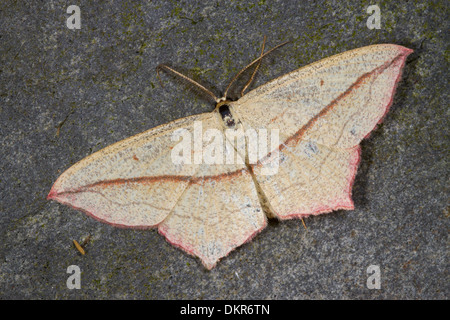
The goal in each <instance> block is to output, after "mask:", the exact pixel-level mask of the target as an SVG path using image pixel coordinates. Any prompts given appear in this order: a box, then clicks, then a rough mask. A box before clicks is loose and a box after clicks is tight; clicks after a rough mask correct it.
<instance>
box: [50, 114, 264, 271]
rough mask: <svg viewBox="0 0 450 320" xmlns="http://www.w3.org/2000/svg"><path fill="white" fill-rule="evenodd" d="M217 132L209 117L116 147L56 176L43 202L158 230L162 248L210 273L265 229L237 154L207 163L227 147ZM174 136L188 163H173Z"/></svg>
mask: <svg viewBox="0 0 450 320" xmlns="http://www.w3.org/2000/svg"><path fill="white" fill-rule="evenodd" d="M222 129H223V125H222V124H221V123H220V122H219V118H218V115H217V114H216V113H209V114H201V115H196V116H191V117H187V118H183V119H179V120H176V121H174V122H171V123H169V124H167V125H163V126H160V127H157V128H154V129H151V130H148V131H146V132H144V133H141V134H139V135H136V136H134V137H131V138H128V139H125V140H123V141H120V142H117V143H116V144H113V145H111V146H109V147H107V148H105V149H103V150H100V151H98V152H96V153H94V154H92V155H91V156H88V157H87V158H85V159H83V160H81V161H80V162H78V163H76V164H75V165H74V166H72V167H71V168H69V169H68V170H67V171H66V172H64V173H63V174H62V175H61V176H60V177H59V178H58V179H57V181H56V182H55V184H54V186H53V187H52V189H51V191H50V194H49V196H48V198H49V199H54V200H57V201H59V202H61V203H64V204H67V205H70V206H72V207H74V208H76V209H80V210H83V211H85V212H86V213H88V214H89V215H91V216H93V217H95V218H97V219H99V220H101V221H104V222H107V223H110V224H113V225H118V226H125V227H137V228H145V227H155V226H158V229H159V232H160V233H161V234H163V235H164V236H165V237H166V238H167V240H168V241H169V242H170V243H172V244H174V245H176V246H178V247H180V248H182V249H184V250H185V251H187V252H188V253H190V254H193V255H195V256H199V257H200V258H201V260H202V262H203V264H204V265H205V266H206V267H207V268H208V269H211V268H212V267H213V266H214V265H215V264H216V262H217V261H218V260H219V259H220V258H222V257H224V256H225V255H227V254H228V253H229V252H230V251H231V250H233V249H234V248H236V247H237V246H239V245H241V244H242V243H244V242H245V241H247V240H249V239H251V238H252V237H253V236H254V235H255V234H256V233H258V232H259V231H261V230H262V229H263V228H264V227H265V225H266V217H265V215H264V213H263V210H262V209H261V206H260V203H259V200H258V195H257V192H256V190H255V186H254V183H253V181H252V177H251V175H250V173H249V171H248V169H247V168H246V166H245V164H244V160H243V159H242V158H241V157H240V155H239V154H234V161H232V163H229V164H228V162H227V161H226V159H223V160H222V161H221V160H220V159H216V158H214V156H217V155H219V154H221V153H222V154H227V153H228V152H230V150H231V149H232V148H233V147H232V146H231V145H230V143H229V142H228V141H226V139H225V135H224V134H223V132H222ZM179 130H183V132H184V133H185V135H183V139H188V137H190V140H189V141H188V142H189V145H190V146H191V147H192V149H190V150H191V158H190V159H191V163H185V162H181V163H179V161H174V155H173V154H172V151H174V150H178V148H179V146H180V144H179V143H180V142H181V140H180V139H173V136H174V134H175V133H176V132H179ZM208 133H209V135H208ZM211 133H213V134H212V135H211ZM208 137H209V138H208ZM194 140H196V141H197V142H198V141H200V147H201V148H196V146H195V144H196V143H195V141H194ZM213 141H214V142H215V143H213ZM214 146H216V147H218V149H214ZM223 146H225V148H222V147H223ZM177 154H178V151H177Z"/></svg>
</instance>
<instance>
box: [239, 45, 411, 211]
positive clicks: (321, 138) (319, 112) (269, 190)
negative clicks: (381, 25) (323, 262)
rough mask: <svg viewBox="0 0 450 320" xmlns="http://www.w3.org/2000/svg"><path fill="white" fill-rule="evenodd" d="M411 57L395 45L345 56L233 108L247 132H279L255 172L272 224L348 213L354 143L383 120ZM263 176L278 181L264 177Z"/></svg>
mask: <svg viewBox="0 0 450 320" xmlns="http://www.w3.org/2000/svg"><path fill="white" fill-rule="evenodd" d="M411 52H412V50H409V49H407V48H404V47H401V46H396V45H375V46H369V47H365V48H360V49H356V50H352V51H349V52H345V53H343V54H340V55H337V56H333V57H330V58H327V59H324V60H321V61H319V62H316V63H313V64H311V65H308V66H306V67H304V68H301V69H299V70H297V71H294V72H291V73H290V74H288V75H286V76H282V77H280V78H278V79H275V80H273V81H272V82H270V83H269V84H267V85H263V86H261V87H259V88H257V89H255V90H254V91H252V92H250V93H249V94H248V95H246V96H244V97H243V98H242V99H240V100H238V101H237V102H235V103H233V104H232V108H233V112H234V113H235V115H236V116H237V117H238V118H239V119H240V120H241V122H242V123H243V125H244V127H246V128H254V129H269V130H270V129H279V132H280V141H281V143H280V145H279V146H278V147H276V148H274V149H272V152H271V153H269V154H268V155H267V156H262V157H260V158H259V162H258V163H257V164H255V165H253V166H252V167H253V171H254V173H255V175H256V180H257V181H258V183H259V185H260V187H261V189H262V191H263V192H264V194H265V197H266V198H267V199H268V202H269V204H270V207H271V208H270V209H271V210H272V211H273V213H274V214H275V215H276V216H278V217H279V218H282V219H287V218H292V217H303V216H307V215H311V214H319V213H324V212H330V211H332V210H337V209H352V208H353V202H352V199H351V188H352V184H353V179H354V177H355V174H356V170H357V166H358V163H359V153H360V150H359V142H360V141H361V140H362V139H363V138H364V137H365V136H367V135H368V134H369V133H370V131H372V130H373V129H374V127H375V126H376V124H377V123H378V122H379V121H380V120H381V119H382V117H383V115H384V114H385V113H386V112H387V110H388V108H389V105H390V104H391V102H392V98H393V95H394V92H395V87H396V84H397V82H398V81H399V79H400V75H401V70H402V67H403V65H404V62H405V59H406V57H407V56H408V54H410V53H411ZM267 168H272V170H269V172H272V173H273V172H276V173H275V174H267V173H266V172H267V170H265V169H267ZM274 168H275V169H276V170H275V171H274V170H273V169H274Z"/></svg>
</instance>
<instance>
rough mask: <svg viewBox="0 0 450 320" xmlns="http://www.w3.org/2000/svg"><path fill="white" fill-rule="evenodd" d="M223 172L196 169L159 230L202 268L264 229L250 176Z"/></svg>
mask: <svg viewBox="0 0 450 320" xmlns="http://www.w3.org/2000/svg"><path fill="white" fill-rule="evenodd" d="M233 167H234V168H233ZM226 168H227V170H226V171H225V172H224V167H223V166H214V165H203V166H201V167H200V170H199V171H198V172H197V173H196V174H195V175H194V178H193V179H192V180H191V181H190V182H189V185H188V187H187V188H186V190H185V191H184V192H183V194H182V195H181V197H180V198H179V200H178V202H177V204H176V205H175V207H174V209H173V210H172V212H171V214H170V215H169V216H168V217H167V218H166V219H165V220H164V221H163V222H162V223H161V224H160V225H159V226H158V230H159V232H160V233H161V234H163V235H164V236H165V237H166V238H167V240H168V241H169V242H170V243H171V244H173V245H175V246H178V247H181V248H182V249H184V250H185V251H187V252H188V253H190V254H192V255H195V256H198V257H200V259H201V260H202V262H203V264H204V266H205V267H206V268H207V269H211V268H213V267H214V266H215V265H216V263H217V261H218V260H219V259H220V258H222V257H224V256H226V255H227V254H228V253H229V252H230V251H232V250H233V249H235V248H236V247H238V246H240V245H242V244H243V243H244V242H246V241H249V240H250V239H251V238H252V237H253V236H255V235H256V234H257V233H258V232H260V231H261V230H262V229H263V228H264V227H265V226H266V216H265V214H264V212H263V210H262V208H261V205H260V203H259V200H258V196H257V192H256V189H255V186H254V184H253V181H252V176H251V175H250V173H249V171H248V170H247V169H246V168H245V166H243V165H241V166H238V165H234V166H231V165H230V166H226ZM213 171H216V172H215V173H214V172H213ZM211 174H212V175H211Z"/></svg>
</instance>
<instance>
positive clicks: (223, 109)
mask: <svg viewBox="0 0 450 320" xmlns="http://www.w3.org/2000/svg"><path fill="white" fill-rule="evenodd" d="M219 113H220V116H221V117H222V120H223V122H224V123H225V126H227V127H228V128H234V126H235V125H236V121H235V120H234V118H233V115H232V114H231V111H230V107H229V106H228V105H226V104H223V105H221V106H220V107H219Z"/></svg>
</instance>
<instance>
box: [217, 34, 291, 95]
mask: <svg viewBox="0 0 450 320" xmlns="http://www.w3.org/2000/svg"><path fill="white" fill-rule="evenodd" d="M287 43H289V41H286V42H283V43H280V44H279V45H277V46H275V47H273V48H272V49H270V50H269V51H267V52H266V53H264V54H262V55H261V56H260V57H259V58H257V59H255V60H253V61H252V62H251V63H250V64H248V65H247V66H246V67H244V69H242V70H241V71H239V72H238V73H237V74H236V75H235V76H234V78H233V79H232V80H231V82H230V84H229V85H228V87H227V89H226V90H225V93H224V95H223V98H222V100H223V99H226V97H227V92H228V90H229V89H230V87H231V85H232V84H233V82H234V81H236V79H237V78H238V77H239V76H240V75H241V74H242V73H243V72H244V71H245V70H247V69H248V68H249V67H251V66H252V65H254V64H255V63H257V62H258V61H260V60H261V59H262V58H264V57H265V56H267V55H268V54H269V53H271V52H272V51H274V50H275V49H278V48H279V47H282V46H284V45H285V44H287Z"/></svg>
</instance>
